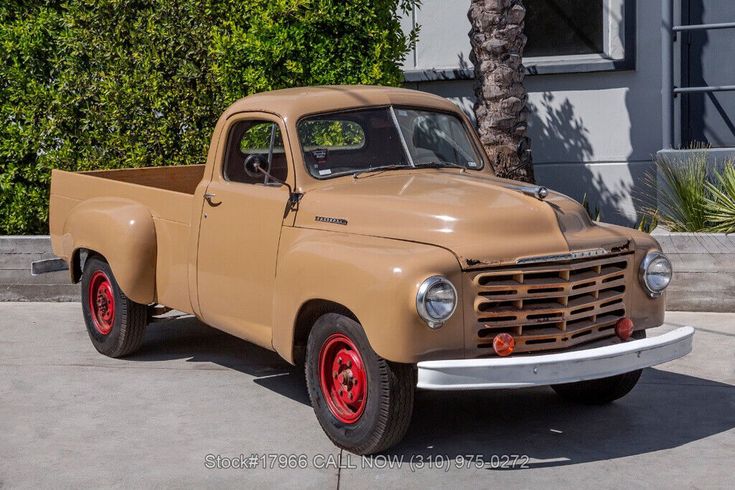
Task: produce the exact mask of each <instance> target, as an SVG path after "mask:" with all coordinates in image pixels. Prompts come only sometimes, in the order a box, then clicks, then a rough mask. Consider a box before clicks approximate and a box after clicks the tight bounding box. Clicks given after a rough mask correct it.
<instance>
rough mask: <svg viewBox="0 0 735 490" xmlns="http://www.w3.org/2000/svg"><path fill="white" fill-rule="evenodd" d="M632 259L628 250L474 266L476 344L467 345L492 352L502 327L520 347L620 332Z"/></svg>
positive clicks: (562, 344) (550, 346)
mask: <svg viewBox="0 0 735 490" xmlns="http://www.w3.org/2000/svg"><path fill="white" fill-rule="evenodd" d="M631 259H632V255H631V254H625V255H615V256H608V257H603V258H596V259H580V260H574V261H567V262H556V263H546V264H538V265H524V266H514V267H508V268H502V269H493V270H480V271H472V272H469V273H468V280H469V282H470V283H471V284H470V287H471V288H472V290H473V291H475V300H474V304H473V312H472V316H470V318H474V319H475V324H474V330H475V332H473V335H472V336H471V337H470V338H471V339H473V340H472V341H471V342H473V344H474V345H468V346H467V347H468V348H475V349H478V351H477V355H492V354H494V352H493V350H492V341H493V338H494V337H495V335H497V334H498V333H501V332H507V333H510V334H511V335H513V337H514V338H515V341H516V347H515V350H514V352H533V351H538V350H550V349H560V348H564V347H567V346H572V345H577V344H580V343H583V342H588V341H593V340H598V339H601V338H603V337H609V336H612V335H614V328H615V323H616V322H617V320H618V319H620V318H621V317H623V316H625V302H624V297H625V287H626V286H625V285H626V274H628V272H629V270H630V264H631ZM468 343H469V342H468ZM488 349H489V350H488Z"/></svg>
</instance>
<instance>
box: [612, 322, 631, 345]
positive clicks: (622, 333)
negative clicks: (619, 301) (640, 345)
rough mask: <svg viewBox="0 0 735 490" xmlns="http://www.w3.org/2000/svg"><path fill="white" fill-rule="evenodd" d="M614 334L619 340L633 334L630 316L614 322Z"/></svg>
mask: <svg viewBox="0 0 735 490" xmlns="http://www.w3.org/2000/svg"><path fill="white" fill-rule="evenodd" d="M615 334H616V335H617V336H618V338H620V340H628V339H629V338H630V336H631V335H633V320H631V319H630V318H621V319H620V320H618V322H617V323H616V324H615Z"/></svg>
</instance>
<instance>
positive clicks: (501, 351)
mask: <svg viewBox="0 0 735 490" xmlns="http://www.w3.org/2000/svg"><path fill="white" fill-rule="evenodd" d="M515 346H516V341H515V340H514V339H513V336H512V335H511V334H509V333H499V334H498V335H496V336H495V338H494V339H493V349H494V350H495V353H496V354H497V355H499V356H503V357H505V356H509V355H511V354H512V353H513V349H514V348H515Z"/></svg>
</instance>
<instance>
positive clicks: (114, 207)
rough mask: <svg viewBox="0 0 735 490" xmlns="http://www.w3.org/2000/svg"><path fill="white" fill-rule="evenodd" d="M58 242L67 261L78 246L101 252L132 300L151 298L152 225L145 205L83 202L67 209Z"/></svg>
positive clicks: (153, 276)
mask: <svg viewBox="0 0 735 490" xmlns="http://www.w3.org/2000/svg"><path fill="white" fill-rule="evenodd" d="M61 244H62V253H63V255H62V256H63V257H65V258H66V260H67V261H68V262H71V260H72V259H73V257H74V256H75V254H76V253H77V251H78V250H79V249H88V250H92V251H95V252H97V253H99V254H101V255H103V256H104V257H105V259H106V260H107V262H108V263H109V264H110V267H111V268H112V272H113V274H115V279H117V282H118V284H119V285H120V288H121V289H122V290H123V292H124V293H125V295H126V296H127V297H128V298H130V299H131V300H133V301H135V302H136V303H141V304H148V303H152V302H153V301H154V300H155V297H156V291H155V289H156V288H155V284H156V228H155V224H154V222H153V218H152V217H151V214H150V211H149V210H148V208H146V207H145V206H143V205H141V204H139V203H137V202H135V201H131V200H128V199H122V198H94V199H89V200H87V201H83V202H81V203H79V204H78V205H76V206H75V207H74V208H73V209H72V210H71V211H70V213H69V216H68V218H67V219H66V222H65V223H64V226H63V232H62V237H61ZM70 269H71V270H73V267H70Z"/></svg>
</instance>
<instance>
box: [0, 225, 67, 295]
mask: <svg viewBox="0 0 735 490" xmlns="http://www.w3.org/2000/svg"><path fill="white" fill-rule="evenodd" d="M52 257H54V255H53V253H51V240H50V239H49V237H48V236H0V301H79V299H80V292H79V284H71V283H70V281H69V271H59V272H51V273H49V274H41V275H39V276H32V275H31V262H33V261H34V260H41V259H50V258H52Z"/></svg>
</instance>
